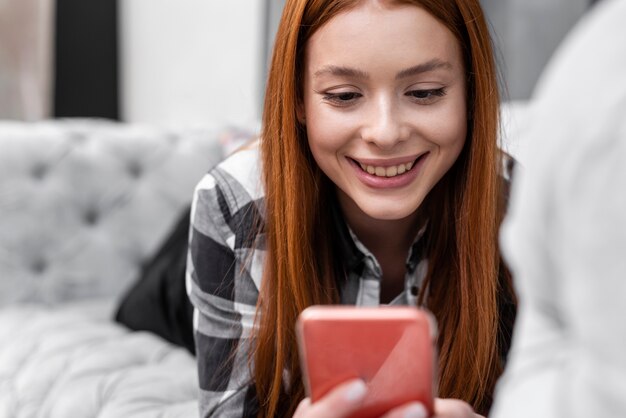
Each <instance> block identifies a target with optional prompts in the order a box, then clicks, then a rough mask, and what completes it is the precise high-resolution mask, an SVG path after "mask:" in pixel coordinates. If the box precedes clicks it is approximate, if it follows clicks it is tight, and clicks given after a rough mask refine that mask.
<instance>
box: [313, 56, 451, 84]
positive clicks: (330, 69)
mask: <svg viewBox="0 0 626 418" xmlns="http://www.w3.org/2000/svg"><path fill="white" fill-rule="evenodd" d="M439 69H445V70H450V69H452V64H450V63H449V62H447V61H441V60H439V59H436V58H435V59H432V60H430V61H427V62H424V63H422V64H418V65H414V66H413V67H409V68H406V69H404V70H402V71H400V72H399V73H398V74H396V80H399V79H402V78H407V77H411V76H414V75H418V74H422V73H427V72H429V71H434V70H439ZM326 74H330V75H334V76H338V77H352V78H360V79H367V78H369V74H368V73H366V72H365V71H361V70H357V69H356V68H350V67H342V66H338V65H327V66H325V67H323V68H321V69H319V70H317V71H316V72H315V74H314V76H315V77H320V76H322V75H326Z"/></svg>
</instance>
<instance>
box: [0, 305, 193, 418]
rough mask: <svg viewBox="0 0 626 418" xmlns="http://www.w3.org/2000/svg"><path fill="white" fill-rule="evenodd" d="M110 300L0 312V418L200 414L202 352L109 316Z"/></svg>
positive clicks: (78, 417) (102, 417) (79, 417)
mask: <svg viewBox="0 0 626 418" xmlns="http://www.w3.org/2000/svg"><path fill="white" fill-rule="evenodd" d="M109 310H110V307H109V306H107V304H104V305H103V304H97V305H96V306H93V304H90V305H84V304H83V305H77V306H74V305H73V304H71V303H70V304H68V305H67V306H63V307H59V308H57V309H55V310H49V309H46V308H44V307H41V306H37V305H33V306H19V307H10V308H5V310H4V311H3V312H1V313H0V417H2V418H9V417H11V418H13V417H15V418H17V417H19V418H27V417H46V418H72V417H76V418H83V417H84V418H88V417H99V418H105V417H110V418H126V417H134V418H135V417H136V418H138V417H172V418H173V417H181V418H182V417H193V416H196V415H197V411H198V407H197V400H196V399H197V398H196V393H197V389H196V388H197V377H196V367H195V359H194V358H193V357H191V356H190V355H189V354H188V353H187V352H186V351H184V350H182V349H180V348H175V347H174V346H172V345H170V344H168V343H166V342H165V341H163V340H161V339H160V338H159V337H157V336H155V335H153V334H149V333H146V332H135V333H130V332H128V331H127V330H126V329H124V328H122V327H121V326H119V325H117V324H114V323H113V322H111V321H110V318H109V314H108V311H109Z"/></svg>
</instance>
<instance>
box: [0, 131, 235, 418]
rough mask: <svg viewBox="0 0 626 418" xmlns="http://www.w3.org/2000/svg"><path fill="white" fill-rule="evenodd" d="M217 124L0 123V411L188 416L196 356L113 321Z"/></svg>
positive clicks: (214, 137)
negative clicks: (184, 126)
mask: <svg viewBox="0 0 626 418" xmlns="http://www.w3.org/2000/svg"><path fill="white" fill-rule="evenodd" d="M218 139H219V135H218V131H217V130H215V129H195V130H180V131H173V130H166V129H157V128H154V127H149V126H140V125H130V124H121V123H115V122H110V121H103V120H56V121H45V122H37V123H20V122H4V121H3V122H0V418H9V417H20V418H22V417H23V418H27V417H47V418H48V417H49V418H57V417H58V418H72V417H78V418H81V417H96V416H98V417H102V418H104V417H115V418H120V417H190V416H196V415H197V407H196V396H197V395H196V386H197V383H196V368H195V360H194V358H193V357H192V356H191V355H190V354H188V353H187V351H185V350H184V349H182V348H179V347H176V346H174V345H171V344H170V343H168V342H166V341H165V340H163V339H161V338H159V337H157V336H156V335H154V334H151V333H148V332H131V331H129V330H128V329H126V328H125V327H123V326H122V325H120V324H117V323H115V322H113V321H112V320H111V318H112V316H113V312H114V310H115V308H116V306H117V304H118V303H119V301H120V298H121V297H122V295H123V294H124V293H125V291H126V290H127V289H128V288H129V287H131V286H132V284H133V282H134V281H135V280H136V278H137V275H138V274H139V272H140V270H141V267H142V266H143V265H144V264H145V263H146V261H147V260H149V258H150V257H151V256H152V255H153V253H154V252H155V250H156V249H157V248H158V246H159V245H160V244H161V242H162V241H163V240H164V238H165V237H166V235H167V234H168V231H169V230H170V228H172V225H173V224H174V223H175V221H176V219H177V218H178V217H179V215H180V213H181V211H183V210H184V208H185V207H186V205H188V204H189V202H190V199H191V195H192V192H193V187H194V185H195V183H196V182H197V181H198V180H199V178H200V177H201V176H202V175H203V173H204V172H205V171H206V170H208V169H209V168H210V167H211V166H212V165H213V164H214V163H216V162H217V161H218V160H219V159H220V158H221V156H222V150H223V146H222V144H221V143H220V141H219V140H218Z"/></svg>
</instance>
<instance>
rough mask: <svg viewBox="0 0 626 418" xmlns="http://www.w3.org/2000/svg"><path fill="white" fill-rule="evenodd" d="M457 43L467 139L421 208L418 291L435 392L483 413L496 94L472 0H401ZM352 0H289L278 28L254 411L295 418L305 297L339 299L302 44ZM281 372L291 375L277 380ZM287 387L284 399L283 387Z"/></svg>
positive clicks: (268, 99)
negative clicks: (423, 248) (432, 340)
mask: <svg viewBox="0 0 626 418" xmlns="http://www.w3.org/2000/svg"><path fill="white" fill-rule="evenodd" d="M402 2H403V3H410V4H414V5H416V6H418V7H421V8H423V9H425V10H426V11H428V12H430V13H431V14H432V15H433V16H434V17H435V18H437V19H438V20H439V21H440V22H441V23H443V24H444V25H445V26H446V27H447V28H448V29H449V30H450V31H451V32H452V33H453V34H454V35H455V37H456V38H457V39H458V40H459V44H460V45H461V49H462V51H463V56H464V57H463V58H464V63H465V69H466V74H467V100H468V106H467V108H468V136H467V139H466V142H465V146H464V149H463V151H462V152H461V155H460V156H459V158H458V160H457V161H456V163H455V164H454V165H453V167H452V168H451V169H450V171H449V172H448V173H447V174H446V175H445V176H444V178H443V179H442V180H441V181H440V182H439V183H438V184H437V185H436V186H435V188H434V189H433V190H432V191H431V193H430V194H429V195H428V196H427V198H426V200H425V201H424V203H423V209H424V211H425V213H426V216H427V218H428V219H429V227H428V234H427V240H428V241H427V242H428V250H427V257H428V260H429V272H428V275H427V278H426V283H425V286H423V288H426V287H428V289H429V290H428V292H427V294H424V292H422V294H421V295H420V300H421V302H423V303H425V304H426V306H427V307H428V308H429V309H430V310H431V311H432V312H433V313H434V315H435V316H436V318H437V320H438V324H439V330H440V335H439V340H438V348H439V388H438V394H439V396H441V397H453V398H459V399H463V400H465V401H467V402H468V403H470V404H471V405H472V406H473V407H474V409H475V410H476V411H477V412H481V413H486V411H487V409H488V408H489V405H490V402H491V395H492V392H493V389H494V385H495V382H496V380H497V378H498V376H499V375H500V373H501V371H502V370H501V369H502V366H501V364H500V363H501V361H500V356H499V347H498V323H499V318H498V302H497V292H498V291H499V289H498V269H499V253H498V247H497V229H498V226H499V222H500V220H501V216H502V203H501V201H500V200H501V199H500V196H501V188H502V185H501V180H500V179H499V175H498V166H499V164H500V156H499V151H498V148H497V140H496V137H497V131H498V114H499V112H498V109H499V93H498V87H497V76H496V68H495V63H494V60H493V53H492V47H491V41H490V37H489V31H488V28H487V25H486V22H485V19H484V16H483V12H482V9H481V7H480V4H479V1H478V0H413V1H410V0H404V1H402ZM357 3H358V0H287V2H286V5H285V8H284V11H283V15H282V18H281V21H280V25H279V28H278V32H277V35H276V40H275V46H274V53H273V58H272V63H271V68H270V72H269V78H268V83H267V90H266V96H265V107H264V113H263V123H262V137H263V140H262V142H261V153H262V160H263V176H264V178H263V179H264V185H265V193H266V196H265V203H266V212H265V227H264V231H265V235H266V245H267V252H268V256H267V258H266V260H265V266H264V277H263V285H262V289H261V292H260V297H259V301H258V306H257V308H258V309H257V312H258V316H257V325H258V330H257V332H256V335H255V338H256V339H255V351H254V357H253V359H254V378H255V384H256V391H257V397H258V399H259V403H260V414H259V416H264V417H271V416H275V415H276V414H278V413H280V414H290V415H291V414H293V411H294V410H295V407H296V406H297V404H298V402H299V401H300V400H301V399H302V398H303V397H304V389H303V384H302V381H301V370H300V365H299V361H298V356H297V345H296V337H295V322H296V318H297V316H298V314H299V313H300V312H301V311H302V310H303V309H305V308H306V307H308V306H310V305H313V304H332V303H338V301H339V296H338V290H337V282H338V279H339V277H337V275H338V274H340V270H338V269H337V265H339V264H341V260H337V259H336V258H335V256H334V251H333V247H332V245H333V243H332V241H333V240H332V239H329V237H332V236H333V231H332V229H331V226H330V215H329V213H328V209H327V208H328V206H329V205H330V202H329V200H330V196H331V195H332V187H333V185H332V184H330V181H329V180H328V179H327V178H326V177H325V175H324V174H323V173H322V172H321V170H320V169H319V168H318V167H317V165H316V164H315V162H314V160H313V158H312V156H311V153H310V150H309V147H308V143H307V139H306V131H305V129H304V127H303V126H302V125H301V124H299V122H298V118H297V113H296V109H297V107H298V104H299V103H300V102H301V89H302V80H301V78H302V74H303V68H302V66H303V62H304V49H305V46H306V42H307V40H308V39H309V38H310V36H311V35H312V34H313V33H314V32H315V31H316V30H317V29H319V28H320V27H321V26H322V25H324V24H325V23H326V22H327V21H328V20H329V19H331V18H332V17H333V16H335V15H337V14H338V13H340V12H342V11H345V10H347V9H349V8H350V7H354V5H355V4H357ZM285 371H286V372H287V375H288V376H289V379H288V380H289V381H288V382H286V381H285V376H286V375H285ZM286 387H288V394H287V393H286V392H285V388H286Z"/></svg>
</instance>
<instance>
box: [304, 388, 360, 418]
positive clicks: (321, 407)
mask: <svg viewBox="0 0 626 418" xmlns="http://www.w3.org/2000/svg"><path fill="white" fill-rule="evenodd" d="M366 394H367V386H366V385H365V382H363V381H362V380H361V379H355V380H349V381H347V382H345V383H342V384H341V385H339V386H337V387H336V388H335V389H333V390H331V391H330V392H328V394H327V395H326V396H324V397H323V398H322V399H320V400H318V401H317V402H315V403H314V404H313V405H311V415H308V416H311V417H335V418H343V417H347V416H349V415H350V414H351V413H353V412H354V411H356V410H357V409H358V408H359V407H360V406H361V405H362V404H363V401H364V400H365V395H366Z"/></svg>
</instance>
